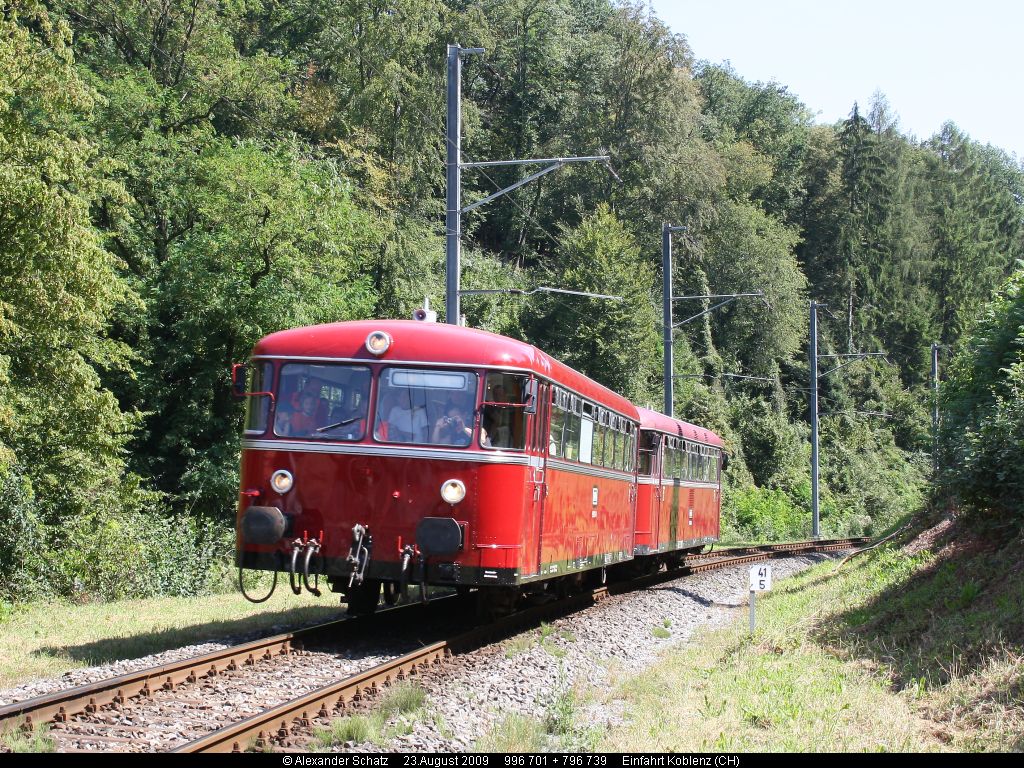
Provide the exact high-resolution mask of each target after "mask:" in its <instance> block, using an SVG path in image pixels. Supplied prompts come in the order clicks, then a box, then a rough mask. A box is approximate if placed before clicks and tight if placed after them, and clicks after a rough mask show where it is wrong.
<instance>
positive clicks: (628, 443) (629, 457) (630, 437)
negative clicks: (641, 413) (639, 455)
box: [622, 421, 636, 472]
mask: <svg viewBox="0 0 1024 768" xmlns="http://www.w3.org/2000/svg"><path fill="white" fill-rule="evenodd" d="M635 439H636V430H635V429H634V427H633V425H632V424H631V423H629V422H628V421H627V422H626V440H625V446H624V447H623V449H622V450H623V452H624V456H623V458H622V462H623V463H622V468H623V469H624V470H626V471H627V472H632V471H633V457H634V456H636V445H635Z"/></svg>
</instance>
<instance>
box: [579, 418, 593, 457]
mask: <svg viewBox="0 0 1024 768" xmlns="http://www.w3.org/2000/svg"><path fill="white" fill-rule="evenodd" d="M588 405H589V403H588ZM593 451H594V418H593V408H590V413H589V414H588V413H586V412H584V414H583V420H582V421H581V422H580V456H579V460H580V462H582V463H583V464H590V463H591V461H593V458H594V453H593Z"/></svg>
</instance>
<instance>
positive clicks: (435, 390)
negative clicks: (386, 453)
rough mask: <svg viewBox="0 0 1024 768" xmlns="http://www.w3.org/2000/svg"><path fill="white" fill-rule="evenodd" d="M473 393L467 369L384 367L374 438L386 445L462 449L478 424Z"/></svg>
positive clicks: (473, 383)
mask: <svg viewBox="0 0 1024 768" xmlns="http://www.w3.org/2000/svg"><path fill="white" fill-rule="evenodd" d="M476 392H477V375H476V374H475V373H472V372H471V371H452V370H426V369H422V368H385V369H384V370H383V371H381V374H380V381H379V383H378V386H377V410H376V414H377V415H376V418H375V420H374V429H373V436H374V437H375V438H376V439H377V440H379V441H381V442H387V443H411V444H418V445H452V446H456V447H459V448H465V447H466V446H468V445H469V444H470V442H471V441H472V439H473V430H474V428H475V424H476V411H475V403H476Z"/></svg>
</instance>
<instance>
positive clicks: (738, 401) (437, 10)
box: [0, 0, 1024, 599]
mask: <svg viewBox="0 0 1024 768" xmlns="http://www.w3.org/2000/svg"><path fill="white" fill-rule="evenodd" d="M0 4H2V13H0V500H2V504H0V525H2V528H3V535H2V536H0V574H2V575H0V596H3V597H6V598H7V599H30V598H33V597H42V596H47V595H61V596H70V597H73V598H76V599H93V598H101V597H106V598H112V597H117V596H120V595H126V594H134V595H139V594H143V595H144V594H158V593H174V594H189V593H195V592H198V591H202V590H208V589H214V588H217V587H218V586H220V585H221V584H222V582H223V570H224V568H226V567H227V565H228V563H229V562H230V551H231V548H232V541H233V538H232V537H233V534H232V531H231V525H232V519H233V507H234V504H235V500H236V498H237V497H236V494H237V485H236V479H237V463H238V448H239V426H240V419H241V404H240V403H239V401H236V400H234V399H233V398H232V397H231V393H230V387H229V376H230V364H231V363H232V362H236V361H240V360H243V359H244V358H245V357H246V355H247V352H248V350H249V349H250V348H251V346H252V344H253V343H254V342H255V341H256V340H257V339H259V338H260V337H261V336H263V335H265V334H266V333H269V332H272V331H275V330H279V329H282V328H288V327H294V326H299V325H304V324H309V323H320V322H329V321H336V320H345V319H353V318H362V317H407V316H409V315H410V313H411V311H412V310H413V309H414V308H415V307H417V306H419V305H421V304H422V302H423V299H424V297H429V298H430V299H431V300H432V302H433V305H434V308H437V309H441V310H442V311H443V295H444V202H443V200H444V170H445V169H444V154H445V153H444V149H445V147H444V114H445V112H444V98H445V47H446V45H447V44H448V43H450V42H459V43H460V44H462V45H466V46H470V45H472V46H480V47H483V48H486V50H487V52H486V54H485V55H483V56H473V57H469V58H467V59H466V61H465V64H464V77H463V99H464V102H463V104H464V144H463V149H464V160H466V161H470V160H482V159H508V158H513V157H516V158H524V157H551V156H567V155H573V154H577V155H590V154H598V153H602V152H606V153H608V154H609V155H610V156H611V164H612V166H613V168H614V170H615V172H616V175H617V177H618V178H616V177H615V176H613V175H612V174H610V173H609V172H608V170H607V169H606V168H605V167H604V166H602V165H599V164H592V165H576V166H571V167H567V168H565V169H562V170H561V171H559V172H557V173H553V174H550V175H547V176H545V177H544V178H542V179H541V180H539V181H537V182H535V183H533V184H530V185H527V186H524V187H522V188H521V189H519V190H517V191H516V192H514V193H512V194H511V195H510V196H508V197H506V198H503V199H502V200H499V201H496V202H494V203H491V204H488V205H485V206H482V207H481V208H479V209H477V210H475V211H474V212H473V213H472V214H471V215H469V216H468V217H467V219H466V221H465V224H464V228H465V232H466V234H465V240H464V243H465V245H464V266H463V269H464V272H463V284H464V287H468V288H478V287H486V288H500V287H519V288H530V287H534V286H538V285H552V286H558V287H561V288H566V289H572V290H580V291H592V292H597V293H615V294H618V295H621V296H623V297H624V300H623V301H622V302H620V303H610V302H606V301H601V300H598V299H588V298H582V297H574V296H565V295H562V296H557V297H552V295H550V294H547V295H545V294H537V295H534V296H532V297H529V298H524V297H522V296H513V295H486V296H467V297H466V298H465V300H464V302H463V311H464V312H465V314H466V316H467V321H468V323H469V324H470V325H472V326H474V327H479V328H485V329H488V330H492V331H496V332H499V333H504V334H508V335H512V336H515V337H518V338H523V339H526V340H528V341H530V342H533V343H535V344H537V345H538V346H541V347H542V348H544V349H545V350H547V351H549V352H550V353H552V354H554V355H555V356H557V357H559V358H561V359H563V360H564V361H566V362H567V363H569V364H570V365H573V366H576V367H578V368H580V369H582V370H583V371H585V372H586V373H588V374H589V375H590V376H592V377H594V378H596V379H598V380H599V381H601V382H602V383H604V384H606V385H608V386H610V387H613V388H615V389H617V390H619V391H621V392H623V393H624V394H626V395H628V396H629V397H631V398H633V399H634V400H636V401H638V402H641V403H649V404H652V405H655V404H658V403H660V402H661V397H662V396H661V375H662V371H661V359H662V356H661V351H662V350H661V343H662V342H661V328H660V325H659V323H660V311H659V302H660V292H661V274H660V272H661V264H660V246H661V227H662V223H663V222H672V223H674V224H677V225H685V226H686V227H687V228H688V229H687V231H686V232H685V233H681V234H680V235H678V236H677V237H676V241H675V262H674V285H673V291H674V293H675V294H677V295H682V294H707V293H733V292H750V291H764V293H765V298H766V301H763V302H762V301H757V300H753V301H737V302H734V303H732V304H730V305H728V306H726V307H724V308H722V309H720V310H717V311H715V312H713V313H710V314H707V315H705V316H704V317H702V318H701V319H700V320H699V321H698V322H694V323H690V324H687V325H684V326H681V327H680V329H679V331H678V333H677V335H676V337H675V353H676V358H675V359H676V371H675V373H676V375H677V376H679V378H678V379H677V381H678V386H677V397H676V399H677V404H676V408H677V413H676V415H677V416H680V417H683V418H686V419H688V420H692V421H697V422H701V423H704V424H706V425H708V426H710V427H712V428H714V429H716V430H718V431H719V432H720V433H721V434H722V435H723V436H724V437H725V438H726V440H727V442H728V445H729V450H730V452H731V454H732V457H733V461H732V462H731V464H730V468H729V472H728V478H727V491H726V497H725V507H724V510H723V520H724V524H725V528H726V529H727V531H728V532H729V533H730V534H731V535H734V536H736V537H758V538H760V537H776V538H782V537H799V536H805V535H807V534H808V533H809V524H810V523H809V518H810V515H809V503H810V502H809V498H810V481H809V474H810V473H809V461H808V456H809V443H808V434H809V430H808V427H807V416H808V398H807V393H808V383H807V382H808V375H809V367H808V362H807V341H808V300H809V299H814V300H817V301H819V302H824V303H826V304H827V305H828V311H827V312H824V311H823V312H822V314H821V326H820V344H821V352H822V353H847V352H855V351H874V350H884V351H885V352H886V353H887V357H886V358H884V359H882V358H872V359H869V360H864V361H860V362H856V363H853V364H850V365H848V366H846V367H844V368H843V369H842V370H839V371H836V372H834V373H831V374H829V375H828V376H826V377H824V378H823V379H822V397H821V408H820V410H821V414H822V421H821V425H822V426H821V428H822V442H821V446H822V529H823V533H825V534H842V533H851V534H860V533H865V532H866V533H876V532H879V531H881V530H883V529H885V528H886V527H887V526H889V525H890V524H891V523H892V522H893V521H895V520H896V519H897V518H898V517H900V516H901V515H903V514H905V513H906V512H907V511H908V510H910V509H912V508H914V506H915V505H918V504H920V503H922V501H923V499H924V498H925V497H926V495H927V494H928V492H929V491H928V483H929V480H930V479H931V473H932V470H931V466H932V453H933V443H932V433H931V421H930V410H931V406H932V400H931V390H930V388H929V377H930V347H931V345H932V343H933V342H934V343H939V344H941V345H942V368H943V370H944V371H945V370H946V369H947V366H948V365H952V368H951V370H952V372H953V373H952V378H951V379H950V382H949V383H950V385H951V386H950V387H949V388H948V392H947V390H946V388H945V387H944V389H943V401H944V409H943V410H944V413H947V412H948V414H949V418H946V417H945V416H944V419H945V422H944V423H945V426H944V429H943V430H942V446H943V448H942V450H940V451H939V454H938V455H939V456H940V457H944V466H945V467H946V470H945V472H943V471H942V470H940V472H939V475H938V476H939V479H940V480H941V481H942V482H943V483H944V484H945V486H944V487H945V488H947V490H957V491H958V492H959V491H963V492H962V493H958V495H959V496H961V497H962V498H960V499H959V500H958V503H962V504H964V505H965V506H966V507H972V506H975V507H978V508H979V509H998V510H1003V512H1009V513H1011V514H1016V515H1017V516H1018V517H1019V515H1020V514H1021V509H1020V504H1021V502H1020V499H1021V497H1022V490H1024V478H1022V475H1021V471H1022V470H1021V466H1022V464H1024V462H1022V460H1021V459H1022V457H1021V448H1020V446H1021V443H1022V441H1024V427H1022V423H1024V410H1022V406H1021V402H1022V400H1021V398H1022V388H1024V362H1022V359H1024V358H1022V355H1024V332H1022V331H1021V328H1022V327H1024V318H1022V314H1021V313H1022V311H1024V310H1022V307H1024V304H1022V297H1021V288H1022V285H1024V276H1022V275H1021V273H1020V272H1018V273H1017V275H1016V276H1015V277H1012V278H1011V277H1010V275H1011V273H1012V272H1013V270H1014V269H1015V265H1016V268H1017V269H1020V262H1019V261H1018V260H1019V259H1020V258H1021V257H1022V256H1024V227H1022V206H1024V170H1022V167H1021V164H1020V163H1019V161H1018V160H1017V159H1016V158H1015V157H1011V156H1009V155H1007V154H1006V153H1005V152H1003V151H1001V150H999V149H997V148H994V147H992V146H983V145H981V144H979V143H977V142H975V141H973V140H971V138H970V137H968V136H966V135H964V134H963V133H962V132H961V131H960V130H959V129H958V128H957V127H956V125H955V124H953V123H947V124H945V125H943V126H941V127H939V129H938V132H937V133H935V134H934V135H933V136H931V137H930V138H928V139H926V140H924V141H918V140H912V139H910V138H908V137H907V136H905V135H904V134H903V133H901V131H900V127H899V124H898V121H897V120H896V119H895V117H894V110H893V107H891V106H890V105H889V104H888V103H887V102H886V100H885V98H884V96H882V95H881V94H878V95H876V97H875V98H874V100H873V101H872V103H871V104H868V105H858V104H852V103H851V110H850V113H849V117H848V119H846V120H843V121H842V122H840V123H838V124H835V125H818V124H815V122H814V121H813V119H812V113H811V111H810V110H809V109H808V108H807V107H806V106H805V105H804V104H802V103H801V102H800V100H799V99H798V98H797V96H795V95H793V94H791V93H790V92H789V91H788V90H787V88H786V87H785V85H783V84H778V83H751V82H748V81H746V80H745V79H744V78H743V77H742V74H741V73H737V72H735V71H733V70H731V69H730V68H729V67H727V66H721V65H714V64H709V63H706V62H702V61H699V60H698V59H696V58H695V55H694V52H693V51H691V49H690V48H689V46H688V44H687V42H686V38H685V36H684V34H676V33H673V32H672V31H671V30H669V29H668V28H667V27H666V26H665V25H664V24H663V23H662V22H661V21H660V20H659V19H658V18H657V17H656V16H654V15H653V14H652V12H651V11H650V10H648V9H647V8H646V7H645V6H643V5H642V4H639V3H638V4H630V3H626V2H619V1H617V0H388V2H383V0H48V1H47V2H37V1H36V0H0ZM681 31H682V32H683V33H685V30H681ZM528 172H529V171H528V170H526V169H524V168H521V167H502V168H487V169H474V170H467V171H465V173H464V184H465V187H464V193H463V194H464V198H465V199H466V200H468V201H472V200H474V199H480V198H482V197H484V196H486V195H488V194H490V193H492V192H494V191H495V190H496V189H498V188H501V187H504V186H506V185H508V184H510V183H512V182H514V181H516V180H517V179H519V178H522V177H524V176H525V175H526V174H527V173H528ZM993 297H995V298H994V299H993ZM990 301H993V303H992V304H988V302H990ZM691 303H692V302H691ZM706 306H707V304H704V306H703V307H702V306H701V305H700V302H697V303H696V305H695V306H692V307H691V306H690V305H689V304H688V305H687V307H686V309H691V308H692V309H693V314H696V313H697V312H699V311H700V310H701V309H702V308H704V307H706ZM677 311H681V310H677ZM950 361H952V362H950ZM825 370H826V367H825V366H823V367H822V372H823V373H824V372H825ZM735 375H742V376H750V377H756V378H749V379H744V378H737V376H735ZM997 475H998V479H999V482H1002V481H1003V480H1005V482H1006V485H1005V486H1003V487H1002V490H999V491H993V490H992V483H993V482H995V481H996V479H997ZM986 489H987V490H986Z"/></svg>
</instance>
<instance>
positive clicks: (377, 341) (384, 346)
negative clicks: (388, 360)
mask: <svg viewBox="0 0 1024 768" xmlns="http://www.w3.org/2000/svg"><path fill="white" fill-rule="evenodd" d="M390 346H391V337H390V336H389V335H388V334H387V333H385V332H384V331H374V332H373V333H371V334H370V335H369V336H367V337H366V351H367V352H369V353H370V354H371V355H378V356H379V355H383V354H384V353H385V352H387V351H388V348H389V347H390Z"/></svg>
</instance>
